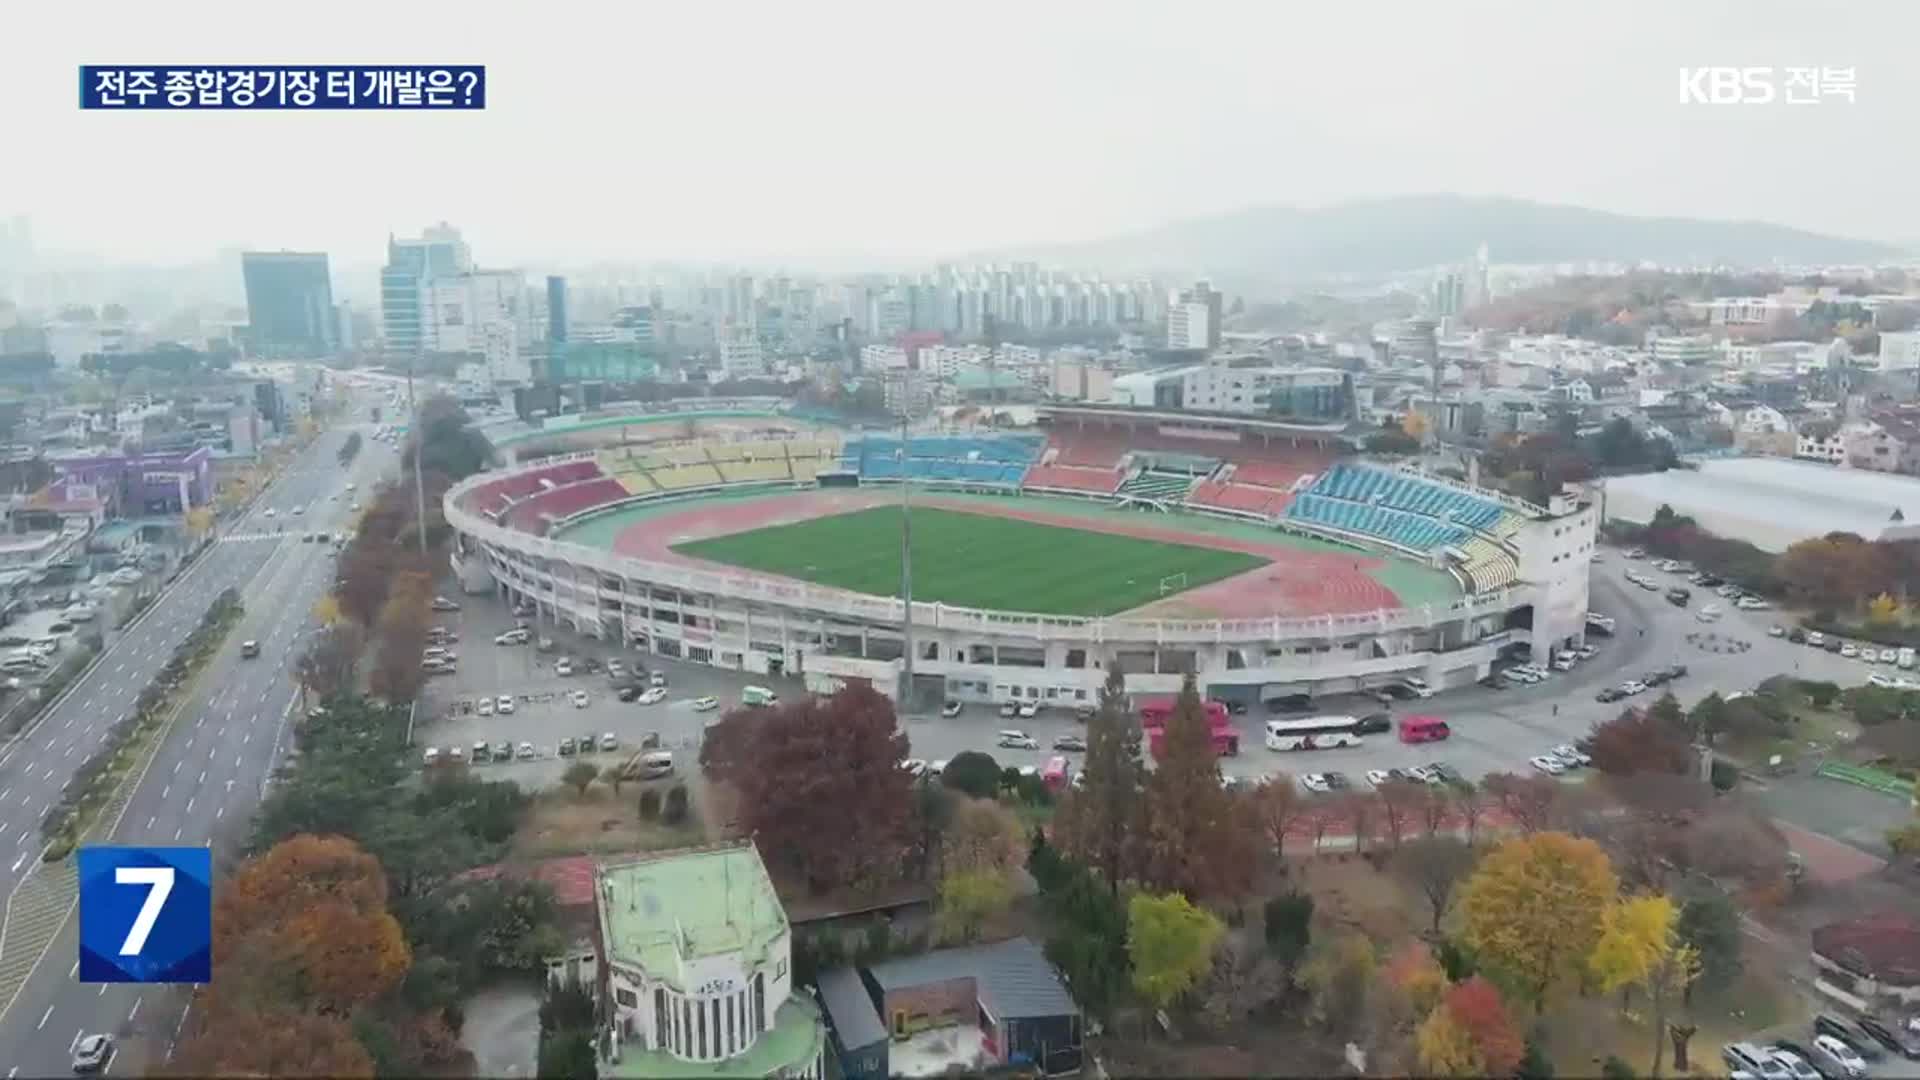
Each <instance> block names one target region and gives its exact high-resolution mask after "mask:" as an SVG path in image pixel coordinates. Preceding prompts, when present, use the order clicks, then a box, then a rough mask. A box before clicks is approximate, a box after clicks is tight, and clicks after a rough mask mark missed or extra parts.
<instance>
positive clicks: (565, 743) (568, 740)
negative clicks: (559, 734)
mask: <svg viewBox="0 0 1920 1080" xmlns="http://www.w3.org/2000/svg"><path fill="white" fill-rule="evenodd" d="M557 749H558V750H559V751H560V756H561V757H572V756H573V736H571V735H568V736H567V737H565V738H563V739H561V740H560V745H559V747H558V748H557Z"/></svg>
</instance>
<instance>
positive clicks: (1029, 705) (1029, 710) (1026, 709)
mask: <svg viewBox="0 0 1920 1080" xmlns="http://www.w3.org/2000/svg"><path fill="white" fill-rule="evenodd" d="M1039 715H1040V706H1039V705H1036V704H1034V703H1033V702H1031V701H1023V702H1021V703H1020V719H1022V720H1031V719H1033V718H1034V717H1036V716H1039Z"/></svg>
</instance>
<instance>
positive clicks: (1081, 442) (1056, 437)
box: [1048, 428, 1129, 469]
mask: <svg viewBox="0 0 1920 1080" xmlns="http://www.w3.org/2000/svg"><path fill="white" fill-rule="evenodd" d="M1048 444H1049V452H1050V454H1051V457H1050V458H1049V460H1048V464H1052V465H1071V466H1077V467H1079V468H1086V469H1117V468H1119V467H1120V459H1121V458H1122V457H1124V456H1125V455H1126V453H1127V450H1128V449H1129V443H1128V440H1127V438H1126V436H1124V435H1108V434H1105V433H1095V432H1090V431H1084V430H1075V429H1072V428H1056V429H1055V430H1054V432H1053V434H1052V435H1051V436H1050V437H1049V439H1048Z"/></svg>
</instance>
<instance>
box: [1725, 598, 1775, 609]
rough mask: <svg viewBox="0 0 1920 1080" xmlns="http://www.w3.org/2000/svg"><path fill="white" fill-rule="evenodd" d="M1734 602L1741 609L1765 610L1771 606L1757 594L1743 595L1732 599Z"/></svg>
mask: <svg viewBox="0 0 1920 1080" xmlns="http://www.w3.org/2000/svg"><path fill="white" fill-rule="evenodd" d="M1734 603H1735V604H1736V605H1738V606H1739V608H1740V609H1741V610H1742V611H1765V610H1767V609H1768V608H1770V607H1772V606H1773V605H1772V604H1769V603H1767V602H1766V601H1765V600H1762V599H1760V598H1759V597H1757V596H1743V597H1741V598H1740V599H1738V600H1736V601H1734Z"/></svg>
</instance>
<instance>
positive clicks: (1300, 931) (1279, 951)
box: [1263, 890, 1313, 979]
mask: <svg viewBox="0 0 1920 1080" xmlns="http://www.w3.org/2000/svg"><path fill="white" fill-rule="evenodd" d="M1263 914H1264V915H1265V916H1266V919H1265V926H1266V939H1267V948H1268V949H1270V950H1271V951H1272V952H1273V955H1274V957H1275V958H1276V959H1278V960H1279V961H1280V966H1281V967H1282V968H1284V969H1285V970H1286V972H1287V977H1288V978H1289V979H1291V978H1292V977H1293V969H1294V966H1295V965H1297V964H1298V963H1299V962H1300V958H1301V957H1302V956H1304V955H1306V952H1307V946H1308V945H1310V944H1311V943H1312V942H1313V897H1312V896H1311V895H1310V894H1308V893H1303V892H1300V891H1299V890H1291V891H1288V892H1284V893H1281V894H1280V895H1279V896H1276V897H1274V898H1273V899H1271V900H1268V901H1267V904H1266V908H1265V909H1264V912H1263Z"/></svg>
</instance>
